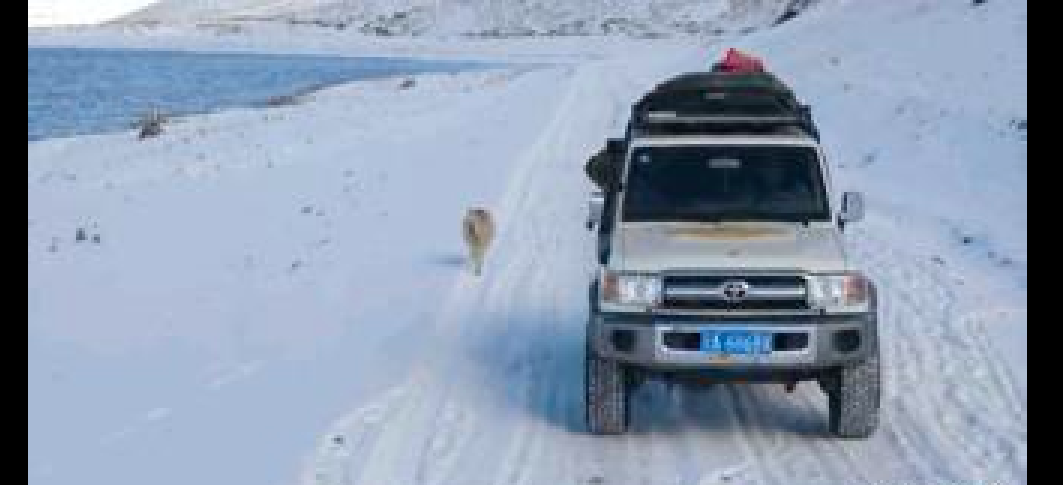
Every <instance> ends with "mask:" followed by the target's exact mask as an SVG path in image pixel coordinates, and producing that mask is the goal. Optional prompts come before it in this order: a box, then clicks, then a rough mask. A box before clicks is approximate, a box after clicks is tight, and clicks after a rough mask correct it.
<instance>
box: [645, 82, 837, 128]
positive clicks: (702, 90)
mask: <svg viewBox="0 0 1063 485" xmlns="http://www.w3.org/2000/svg"><path fill="white" fill-rule="evenodd" d="M781 128H797V129H800V130H802V131H804V132H806V133H807V134H808V135H810V136H813V137H815V138H818V136H819V134H818V132H817V130H816V129H815V126H814V124H813V122H812V118H811V114H810V111H809V109H808V107H807V106H805V105H802V104H801V103H800V102H799V101H798V100H797V98H796V97H795V96H794V94H793V92H792V91H791V90H790V88H789V87H787V86H786V85H785V84H783V83H782V81H780V80H779V79H778V78H777V77H775V76H774V75H772V74H771V73H767V72H755V73H720V72H705V73H700V72H699V73H689V74H683V75H680V76H677V77H674V78H672V79H669V80H667V81H665V82H663V83H660V84H658V85H657V86H656V87H655V88H654V89H653V90H652V91H650V92H649V93H647V94H646V95H645V96H643V97H642V99H640V100H639V101H638V102H637V103H636V104H635V106H634V107H633V109H632V116H631V121H630V125H629V130H637V131H639V132H640V133H647V134H653V133H658V134H669V133H732V132H739V133H745V132H763V131H769V132H770V131H778V130H779V129H781Z"/></svg>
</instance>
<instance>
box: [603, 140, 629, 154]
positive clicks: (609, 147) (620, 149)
mask: <svg viewBox="0 0 1063 485" xmlns="http://www.w3.org/2000/svg"><path fill="white" fill-rule="evenodd" d="M605 151H606V152H608V153H609V154H611V155H620V156H623V155H624V152H626V151H627V140H625V139H623V138H609V139H608V140H605Z"/></svg>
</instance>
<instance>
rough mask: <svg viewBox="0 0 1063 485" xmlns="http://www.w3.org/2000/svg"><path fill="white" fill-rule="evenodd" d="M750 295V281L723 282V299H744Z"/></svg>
mask: <svg viewBox="0 0 1063 485" xmlns="http://www.w3.org/2000/svg"><path fill="white" fill-rule="evenodd" d="M748 295H749V283H746V282H745V281H741V280H733V281H725V282H724V283H723V299H724V300H727V301H729V302H732V303H734V302H738V301H742V300H744V299H745V298H746V296H748Z"/></svg>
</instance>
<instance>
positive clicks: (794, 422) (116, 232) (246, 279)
mask: <svg viewBox="0 0 1063 485" xmlns="http://www.w3.org/2000/svg"><path fill="white" fill-rule="evenodd" d="M178 3H183V4H188V5H191V4H192V3H194V2H192V1H191V0H188V1H187V2H186V1H184V0H175V1H174V2H171V3H170V4H169V5H171V6H173V5H177V4H178ZM328 3H330V4H336V3H337V2H328ZM350 3H351V4H354V3H359V4H360V3H361V2H350ZM461 3H462V2H457V1H455V2H453V3H447V2H441V5H459V4H461ZM657 3H658V4H662V5H663V4H664V3H665V2H657ZM388 4H389V5H391V4H394V5H398V4H399V2H398V1H395V2H388ZM464 4H471V2H464ZM565 4H566V2H562V1H560V0H558V1H557V2H555V3H552V5H558V6H563V5H565ZM601 4H603V5H604V4H605V2H601ZM680 4H681V5H693V2H687V3H681V2H679V3H677V5H680ZM204 5H205V6H209V5H222V4H221V3H220V2H200V3H199V4H198V5H197V6H204ZM263 5H266V4H265V3H264V2H253V3H252V2H250V1H248V2H246V3H238V1H237V0H226V2H225V3H224V7H225V9H224V11H225V12H232V13H226V14H225V15H233V14H237V13H239V14H243V15H259V14H265V15H280V12H284V15H288V12H292V13H293V15H294V14H295V13H298V12H305V11H307V10H304V7H306V6H307V2H294V1H292V2H272V3H271V4H269V8H268V9H265V7H260V6H263ZM624 5H630V6H631V7H630V8H632V9H636V7H634V5H635V2H624ZM163 7H166V5H163V6H162V7H159V8H160V9H161V8H163ZM237 7H246V8H237ZM252 7H255V8H252ZM296 7H298V8H296ZM312 7H313V11H314V12H325V11H326V8H327V7H328V5H326V2H317V3H315V4H314V5H312ZM259 8H262V9H264V10H261V9H259ZM559 8H560V7H559ZM156 11H157V12H158V11H163V10H156ZM173 11H177V10H176V9H175V10H173ZM196 11H197V10H194V9H189V10H188V11H187V12H188V15H189V16H195V15H200V14H195V13H194V12H196ZM198 11H200V12H202V11H203V10H198ZM219 11H220V10H219ZM603 11H605V9H604V8H603ZM632 11H634V10H632ZM720 11H721V10H715V11H714V12H715V13H713V15H715V14H717V13H719V12H720ZM499 12H500V13H504V12H502V11H501V10H500V11H499ZM145 14H146V13H145ZM293 18H294V17H293ZM454 18H458V16H455V17H454ZM448 22H453V23H452V24H448V25H450V26H458V25H460V23H459V22H458V21H457V20H448ZM1026 23H1027V6H1026V2H1025V1H994V0H989V1H988V2H987V3H986V4H985V5H982V6H978V7H973V6H971V5H970V2H967V1H955V2H944V1H937V0H895V1H881V2H864V1H856V0H821V1H820V2H817V4H816V6H815V7H813V8H811V9H809V10H808V11H807V12H806V13H805V14H803V15H801V16H799V17H798V18H796V19H794V20H793V21H790V22H787V23H784V24H782V25H780V26H778V27H776V28H773V29H767V30H763V31H759V32H757V33H754V34H753V35H750V36H745V37H739V38H730V39H729V40H728V44H727V45H720V44H709V43H708V42H707V40H705V39H704V38H687V39H673V40H672V41H667V42H665V41H652V42H651V41H646V40H638V39H630V38H626V37H587V38H578V39H575V40H572V39H538V38H531V39H506V40H496V39H493V40H490V41H488V40H484V39H452V40H451V41H443V40H439V39H434V40H432V41H431V42H429V41H425V40H423V39H417V38H411V39H395V38H392V39H388V40H387V41H386V42H385V41H382V40H380V39H378V38H372V37H364V36H359V35H346V34H344V36H342V37H333V36H331V35H330V36H327V37H326V36H321V35H319V34H316V33H315V34H309V35H307V36H306V37H282V36H277V35H272V34H270V35H260V36H256V34H253V33H252V34H246V35H244V34H232V35H229V36H226V37H224V38H219V37H218V36H215V35H212V34H209V33H204V32H202V31H200V30H198V29H195V28H188V30H181V29H185V28H187V27H182V26H181V25H176V24H175V25H173V26H171V27H169V29H170V30H168V31H167V32H168V33H167V34H166V35H157V36H135V35H132V34H125V33H123V31H114V30H109V31H106V35H102V34H101V35H100V36H99V37H93V36H92V34H91V33H90V32H88V31H85V32H84V33H83V34H81V35H84V36H83V37H81V39H96V40H102V41H105V42H106V43H107V45H111V46H114V45H120V44H123V43H124V44H125V45H129V46H136V47H143V46H156V47H158V46H160V45H162V43H163V42H166V41H171V42H179V43H180V46H181V47H182V48H187V49H196V48H224V49H234V48H241V49H242V48H248V49H256V50H275V51H292V50H294V51H313V50H314V49H321V50H325V51H329V52H332V53H338V52H349V53H358V54H363V55H364V54H365V53H367V52H380V53H385V52H386V53H388V54H391V55H393V54H395V53H400V52H404V53H409V54H411V55H417V56H418V57H422V58H431V57H437V58H453V57H464V58H475V57H490V58H491V59H494V60H500V59H502V60H506V61H507V62H508V64H507V65H506V66H504V67H502V68H500V69H495V70H491V71H489V72H466V73H461V74H454V75H450V74H423V75H418V76H415V77H414V79H415V81H416V82H415V83H414V84H413V85H406V87H405V88H403V87H402V86H403V84H402V82H401V81H402V80H401V79H377V80H372V81H364V82H356V83H351V84H347V85H343V86H337V87H333V88H330V89H326V90H324V91H320V92H317V93H315V94H312V95H310V96H308V97H306V99H305V100H304V101H303V102H301V103H297V104H293V105H285V106H279V107H274V108H270V109H247V110H234V111H228V112H223V113H218V114H211V115H205V116H195V117H190V118H187V119H183V120H181V122H179V123H174V124H171V125H168V126H167V127H166V130H165V132H164V134H163V135H162V136H160V137H159V138H154V139H150V140H147V141H143V142H141V141H137V139H136V136H135V134H134V133H131V132H123V133H117V134H108V135H99V136H85V137H78V138H65V139H52V140H45V141H40V142H33V143H30V144H29V147H28V162H27V191H28V219H29V229H28V245H27V252H28V320H29V321H28V333H29V341H28V353H29V375H28V394H29V396H28V404H29V405H28V428H29V433H28V435H29V438H28V441H29V443H28V455H29V456H28V460H29V463H28V467H29V480H28V483H30V484H33V485H45V484H48V485H52V484H56V485H58V484H62V485H67V484H97V483H99V484H110V485H132V484H136V485H140V484H152V485H170V484H173V485H187V484H200V483H202V484H215V483H216V484H234V485H244V484H248V485H274V484H278V485H279V484H289V485H290V484H300V485H353V484H364V485H377V484H398V485H406V484H410V485H412V484H458V485H466V484H468V485H481V484H483V485H521V484H525V485H546V484H589V485H635V484H655V485H656V484H666V485H673V484H674V485H716V484H727V485H736V484H769V485H776V484H777V485H783V484H786V485H789V484H797V483H800V484H813V485H814V484H831V485H835V484H850V483H861V484H863V483H921V484H937V483H980V484H981V483H1000V484H1008V485H1011V484H1024V483H1026V482H1027V478H1026V471H1027V440H1026V436H1027V422H1028V419H1027V410H1026V409H1027V408H1026V403H1027V377H1026V369H1027V365H1026V355H1027V351H1026V345H1027V332H1026V331H1027V312H1026V310H1027V303H1026V287H1027V264H1028V259H1027V241H1026V230H1027V215H1026V211H1027V202H1026V194H1027V171H1026V168H1027V143H1026V108H1027V92H1026V69H1027V61H1026V47H1027V46H1026V28H1027V27H1026ZM432 25H435V24H432ZM439 25H442V24H439ZM498 25H501V24H498ZM440 28H441V29H442V28H443V27H440ZM447 28H452V29H454V31H460V30H462V29H460V28H457V27H447ZM71 32H74V31H71ZM269 32H273V31H269ZM48 35H50V34H48V33H47V32H42V33H40V34H38V36H37V37H34V36H31V44H32V43H33V42H34V39H37V41H39V42H40V43H41V44H49V43H70V42H73V41H76V40H77V39H78V38H79V37H77V35H76V32H75V33H74V34H71V33H66V34H62V35H59V34H56V35H57V37H56V39H57V40H52V41H50V40H49V39H48V37H47V36H48ZM732 43H733V44H732ZM730 45H738V46H742V47H747V48H749V49H750V50H751V51H753V52H755V53H757V54H760V55H762V56H763V57H765V58H766V60H767V62H768V65H769V67H771V68H773V69H774V70H776V71H777V72H778V73H779V75H780V76H782V77H783V78H784V79H786V80H787V81H788V82H791V83H792V85H793V87H794V89H795V91H796V92H797V93H798V94H799V96H801V97H802V98H804V99H805V100H806V101H808V102H809V103H810V104H811V105H812V106H813V113H814V115H815V117H816V120H817V122H818V123H819V124H820V131H821V133H822V135H823V142H824V145H825V150H826V152H827V155H828V157H829V159H830V161H831V163H832V167H833V176H834V178H835V181H834V182H835V184H836V185H837V187H838V189H839V190H860V191H863V192H864V193H865V194H866V196H867V204H868V216H867V219H866V220H865V221H864V222H862V223H860V224H859V225H855V226H852V227H851V230H847V233H846V234H847V236H846V237H847V239H848V241H847V244H848V247H849V253H850V254H849V256H850V257H852V258H853V259H854V261H855V262H856V263H857V264H858V265H859V266H860V267H862V268H863V269H864V270H865V271H866V272H867V273H868V274H869V275H870V276H871V277H872V278H873V279H874V280H875V281H876V282H877V284H878V287H879V292H880V295H879V299H880V301H881V305H882V308H881V312H882V314H881V318H880V327H881V330H880V331H881V332H882V335H881V339H882V351H883V357H882V358H883V369H884V370H883V372H884V383H883V385H884V391H883V392H884V395H883V402H882V406H883V408H882V413H883V414H882V422H881V427H880V429H879V430H878V431H877V433H876V434H875V435H873V436H872V437H871V438H870V439H868V440H865V441H844V440H835V439H832V438H830V437H829V436H827V435H826V434H825V427H826V399H825V398H824V396H823V394H822V393H821V392H820V391H819V389H818V388H817V387H816V386H815V385H814V384H813V383H802V384H800V385H799V386H798V387H797V389H796V391H795V392H793V393H786V392H785V391H784V390H783V389H782V386H778V385H721V386H715V387H712V388H708V389H698V388H689V389H688V388H683V387H676V388H669V387H667V386H664V385H659V384H650V385H648V386H646V387H645V388H643V389H642V390H640V392H639V393H638V394H637V395H636V396H635V407H634V414H635V419H634V430H633V432H631V433H629V434H627V435H624V436H620V437H601V436H592V435H589V434H587V433H586V432H585V430H584V428H583V369H582V365H583V358H584V355H583V352H584V331H585V324H586V317H587V285H588V282H589V280H590V277H591V275H592V273H593V272H594V271H595V266H594V258H593V253H594V241H593V238H592V237H591V235H590V233H588V232H587V231H586V230H585V228H584V227H583V221H584V218H585V215H586V214H585V209H586V200H585V199H586V195H587V193H588V192H589V191H590V190H591V185H590V183H589V181H588V180H587V179H586V178H585V176H584V172H583V163H584V161H585V160H586V158H587V156H588V155H590V154H591V153H593V152H594V151H595V150H596V149H598V148H599V147H600V146H601V144H602V142H603V140H604V138H605V137H606V136H609V135H615V134H617V133H618V132H619V131H620V130H621V129H622V126H623V124H624V121H625V116H626V115H627V113H628V108H629V106H630V102H631V101H632V100H633V99H635V98H636V97H637V96H638V95H639V94H640V93H642V92H644V91H645V90H646V89H647V88H648V87H649V86H651V85H653V84H654V83H655V82H657V81H659V80H661V79H662V78H664V77H666V76H669V75H672V74H675V73H679V72H685V71H690V70H700V69H704V68H705V66H706V65H707V63H708V62H709V59H712V58H715V57H716V56H717V55H718V54H719V53H720V51H721V50H722V49H723V48H724V47H729V46H730ZM551 56H552V57H551ZM474 205H483V206H487V207H489V208H490V209H491V210H492V212H493V213H494V214H495V216H496V218H497V220H498V222H499V234H498V238H497V239H496V242H495V244H494V245H493V247H492V249H491V252H490V253H489V256H488V260H487V265H486V267H485V270H484V274H483V276H482V277H480V278H476V277H473V276H471V275H470V274H469V273H468V272H467V271H465V270H464V268H463V264H464V258H463V254H464V250H463V245H462V240H461V235H460V234H461V233H460V220H461V217H462V215H463V213H464V211H465V209H466V208H467V207H470V206H474Z"/></svg>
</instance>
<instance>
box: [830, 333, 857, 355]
mask: <svg viewBox="0 0 1063 485" xmlns="http://www.w3.org/2000/svg"><path fill="white" fill-rule="evenodd" d="M834 348H835V349H836V350H837V351H838V352H852V351H854V350H856V349H858V348H860V331H859V330H853V329H850V330H839V331H837V332H834Z"/></svg>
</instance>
